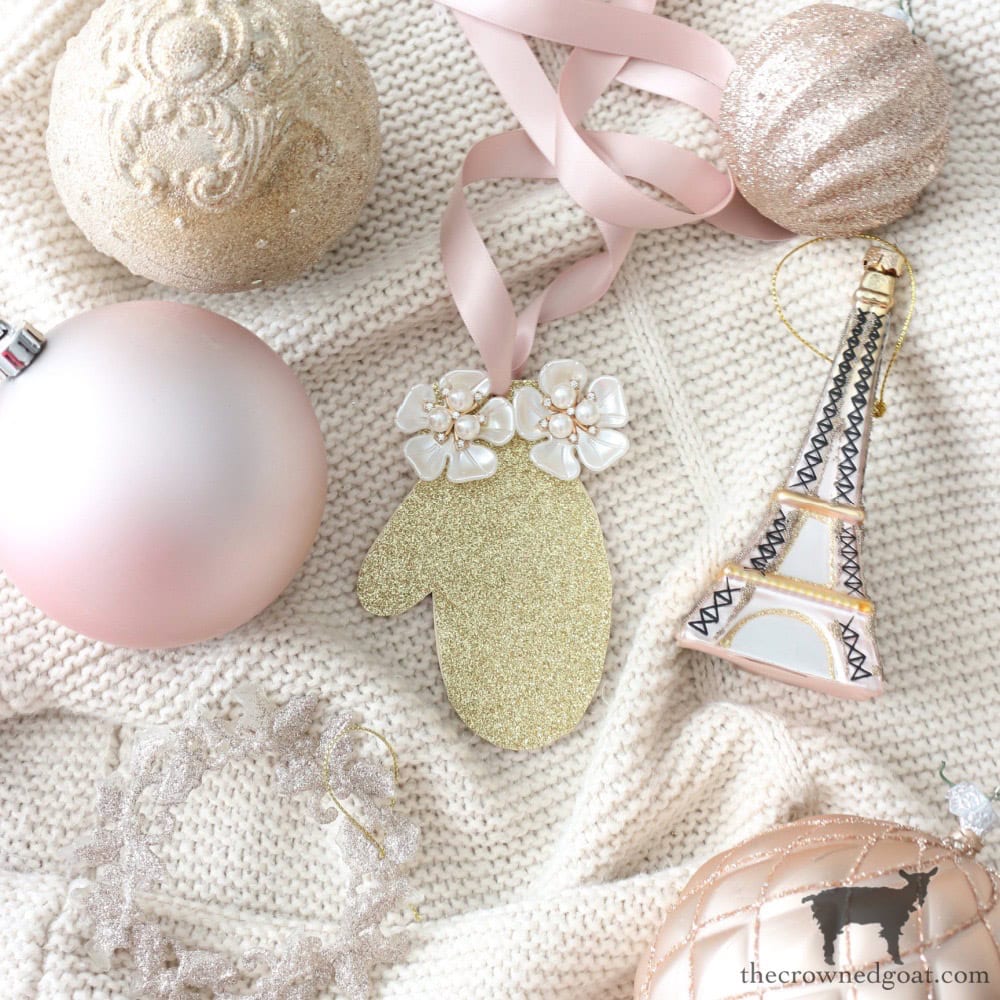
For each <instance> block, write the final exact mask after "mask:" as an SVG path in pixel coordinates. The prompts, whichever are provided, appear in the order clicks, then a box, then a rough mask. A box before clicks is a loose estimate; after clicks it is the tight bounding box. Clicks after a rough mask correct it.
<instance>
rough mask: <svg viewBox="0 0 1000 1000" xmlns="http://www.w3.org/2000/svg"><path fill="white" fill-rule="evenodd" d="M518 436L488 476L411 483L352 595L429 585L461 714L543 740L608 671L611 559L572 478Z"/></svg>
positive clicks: (403, 602) (383, 602) (510, 741)
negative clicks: (540, 460) (544, 468)
mask: <svg viewBox="0 0 1000 1000" xmlns="http://www.w3.org/2000/svg"><path fill="white" fill-rule="evenodd" d="M529 448H530V445H529V444H527V443H526V442H524V441H522V440H520V439H519V438H515V439H514V440H513V441H512V442H511V443H510V444H508V445H505V446H504V447H502V448H499V449H497V457H498V460H499V468H498V470H497V472H496V474H495V475H493V476H492V477H491V478H489V479H486V480H482V481H480V482H475V483H466V484H463V485H456V484H454V483H450V482H448V480H447V478H446V477H445V476H443V475H442V476H441V477H440V478H439V479H437V480H435V481H434V482H432V483H426V482H421V483H418V484H417V485H416V486H414V488H413V490H412V491H411V492H410V494H409V496H408V497H407V498H406V499H405V500H404V501H403V503H402V505H401V506H400V508H399V510H397V511H396V513H395V514H394V515H393V516H392V519H391V520H390V521H389V523H388V524H387V525H386V527H385V529H384V530H383V532H382V534H381V535H380V536H379V538H378V539H377V541H376V542H375V544H374V545H373V546H372V548H371V551H370V552H369V553H368V556H367V558H366V559H365V562H364V565H363V566H362V567H361V574H360V576H359V578H358V596H359V597H360V598H361V603H362V604H363V605H364V606H365V608H367V610H368V611H370V612H372V613H373V614H376V615H383V616H389V615H398V614H401V613H402V612H404V611H406V610H408V609H409V608H411V607H413V606H414V605H415V604H417V603H419V602H420V601H421V600H422V599H423V598H424V597H426V596H427V595H428V594H430V593H433V596H434V627H435V631H436V633H437V649H438V658H439V659H440V661H441V673H442V675H443V677H444V682H445V686H446V688H447V690H448V697H449V698H450V699H451V703H452V705H453V706H454V708H455V711H456V712H458V714H459V716H461V718H462V720H463V721H464V722H465V724H466V725H467V726H468V727H469V728H470V729H471V730H472V731H473V732H475V733H477V734H478V735H479V736H481V737H482V738H483V739H485V740H488V741H489V742H490V743H494V744H496V745H497V746H500V747H504V748H506V749H509V750H532V749H537V748H539V747H543V746H547V745H548V744H550V743H552V742H554V741H555V740H557V739H559V738H560V737H562V736H565V735H566V734H567V733H568V732H570V731H571V730H572V729H573V728H575V726H576V725H577V724H578V723H579V722H580V720H581V719H582V718H583V715H584V713H585V712H586V710H587V707H588V706H589V704H590V702H591V701H592V700H593V697H594V694H595V692H596V691H597V685H598V683H599V682H600V679H601V674H602V673H603V671H604V660H605V657H606V655H607V647H608V638H609V636H610V632H611V571H610V568H609V567H608V558H607V553H606V551H605V548H604V535H603V533H602V531H601V526H600V523H599V522H598V519H597V513H596V511H595V510H594V506H593V504H592V503H591V500H590V497H589V496H588V495H587V491H586V490H585V489H584V487H583V485H582V483H580V481H579V480H577V481H575V482H569V483H566V482H560V481H559V480H557V479H554V478H552V477H551V476H549V475H546V474H545V473H543V472H541V471H540V470H539V469H537V468H536V467H535V466H534V465H533V464H532V462H531V459H530V458H529V455H528V452H529Z"/></svg>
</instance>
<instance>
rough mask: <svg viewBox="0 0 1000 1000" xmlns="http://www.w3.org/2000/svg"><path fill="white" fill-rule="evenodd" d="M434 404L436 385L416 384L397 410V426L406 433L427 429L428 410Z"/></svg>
mask: <svg viewBox="0 0 1000 1000" xmlns="http://www.w3.org/2000/svg"><path fill="white" fill-rule="evenodd" d="M433 405H434V387H433V386H430V385H426V384H423V383H422V384H420V385H415V386H414V387H413V388H412V389H411V390H410V391H409V392H408V393H407V394H406V399H404V400H403V405H402V406H401V407H400V408H399V409H398V410H397V411H396V426H397V427H398V428H399V429H400V430H401V431H403V432H404V433H405V434H416V433H417V431H425V430H427V412H428V410H429V409H430V407H431V406H433Z"/></svg>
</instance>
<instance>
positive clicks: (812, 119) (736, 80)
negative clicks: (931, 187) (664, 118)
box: [719, 4, 951, 236]
mask: <svg viewBox="0 0 1000 1000" xmlns="http://www.w3.org/2000/svg"><path fill="white" fill-rule="evenodd" d="M950 110H951V95H950V90H949V87H948V82H947V80H946V79H945V77H944V74H943V73H942V71H941V69H940V67H939V66H938V65H937V63H936V62H935V60H934V56H933V55H932V53H931V51H930V49H929V48H928V47H927V45H926V44H925V43H924V42H923V41H921V40H920V39H919V38H916V37H915V36H914V35H912V34H911V33H910V31H909V30H908V28H907V26H906V24H905V23H904V22H903V21H901V20H898V19H896V18H893V17H887V16H886V15H884V14H875V13H870V12H867V11H863V10H855V9H854V8H851V7H843V6H840V5H838V4H814V5H813V6H810V7H805V8H803V9H802V10H799V11H796V12H795V13H793V14H790V15H789V16H788V17H785V18H782V19H781V20H780V21H778V22H777V23H775V24H773V25H772V26H771V27H770V28H768V29H767V30H766V31H764V33H763V34H762V35H760V37H759V38H758V39H757V40H756V41H755V42H754V43H753V44H752V45H751V46H750V48H749V49H748V50H747V51H746V53H745V54H744V55H743V58H742V59H741V60H740V62H739V65H738V66H737V68H736V70H735V71H734V72H733V74H732V76H731V77H730V79H729V83H728V85H727V87H726V91H725V94H724V95H723V100H722V111H721V117H720V119H719V131H720V133H721V134H722V138H723V148H724V152H725V156H726V160H727V161H728V164H729V166H730V168H731V169H732V171H733V175H734V177H735V178H736V183H737V185H738V187H739V189H740V190H741V191H742V193H743V195H744V196H745V197H746V199H747V200H748V201H749V202H750V203H751V204H752V205H753V206H754V207H755V208H756V209H758V210H759V211H760V212H762V213H763V214H764V215H766V216H768V217H769V218H771V219H773V220H774V221H775V222H777V223H779V224H780V225H782V226H784V227H785V228H787V229H790V230H792V231H793V232H797V233H806V234H809V235H817V236H846V235H851V234H854V233H859V232H864V231H866V230H868V229H873V228H877V227H878V226H883V225H885V224H887V223H889V222H892V221H894V220H895V219H899V218H901V217H902V216H904V215H906V214H907V213H908V212H909V211H910V210H911V209H912V208H913V205H914V203H915V202H916V200H917V197H918V196H919V194H920V192H921V191H922V190H923V189H924V188H925V187H926V186H927V185H928V184H929V183H930V182H931V181H932V180H933V179H934V177H935V176H936V175H937V173H938V171H939V170H940V169H941V166H942V164H943V163H944V161H945V155H946V152H947V145H948V117H949V114H950Z"/></svg>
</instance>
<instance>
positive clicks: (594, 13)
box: [438, 0, 790, 395]
mask: <svg viewBox="0 0 1000 1000" xmlns="http://www.w3.org/2000/svg"><path fill="white" fill-rule="evenodd" d="M438 2H440V3H441V4H442V5H443V6H444V7H447V8H449V9H451V11H452V12H453V14H454V15H455V18H456V20H457V21H458V24H459V25H460V27H461V28H462V30H463V32H464V33H465V35H466V37H467V38H468V40H469V43H470V44H471V46H472V48H473V50H474V51H475V52H476V54H477V56H478V57H479V58H480V60H481V61H482V63H483V65H484V66H485V68H486V70H487V72H488V73H489V74H490V76H491V77H492V78H493V80H494V82H495V83H496V85H497V87H498V89H499V90H500V93H501V95H502V96H503V98H504V100H506V101H507V103H508V104H509V105H510V107H511V109H512V111H513V112H514V114H515V116H516V117H517V119H518V121H519V122H520V124H521V126H522V128H521V129H519V130H517V131H513V132H505V133H501V134H498V135H494V136H490V137H488V138H486V139H483V140H481V141H480V142H478V143H477V144H476V145H475V146H473V147H472V149H471V150H470V151H469V153H468V154H467V156H466V159H465V162H464V164H463V166H462V169H461V172H460V174H459V178H458V182H457V184H456V186H455V189H454V192H453V194H452V197H451V200H450V202H449V204H448V208H447V210H446V211H445V216H444V220H443V223H442V229H441V252H442V261H443V264H444V269H445V274H446V276H447V279H448V284H449V287H450V289H451V293H452V296H453V297H454V299H455V302H456V304H457V306H458V310H459V313H460V314H461V316H462V319H463V320H464V322H465V324H466V326H467V327H468V329H469V332H470V334H471V335H472V338H473V340H474V341H475V343H476V345H477V347H478V348H479V350H480V353H481V354H482V356H483V361H484V363H485V365H486V369H487V372H488V373H489V376H490V384H491V389H492V392H493V393H494V394H495V395H506V393H507V392H508V390H509V388H510V385H511V381H512V379H513V378H514V376H515V375H517V374H518V373H519V372H520V370H521V368H522V367H523V366H524V365H525V363H526V362H527V359H528V356H529V355H530V353H531V348H532V345H533V342H534V338H535V332H536V330H537V327H538V325H539V324H540V323H544V322H548V321H550V320H554V319H558V318H561V317H565V316H570V315H572V314H574V313H576V312H580V311H581V310H583V309H586V308H587V307H588V306H590V305H593V304H594V303H595V302H597V301H598V300H599V299H600V298H601V297H602V296H603V295H604V294H605V292H607V290H608V289H609V288H610V287H611V284H612V283H613V282H614V279H615V277H616V275H617V274H618V271H619V270H620V269H621V266H622V264H623V263H624V261H625V258H626V257H627V255H628V252H629V249H630V248H631V246H632V242H633V240H634V239H635V236H636V234H637V233H638V232H640V231H642V230H646V229H669V228H672V227H674V226H682V225H687V224H689V223H692V222H699V221H708V222H710V223H712V224H713V225H715V226H717V227H718V228H720V229H723V230H725V231H726V232H730V233H734V234H737V235H741V236H747V237H750V238H753V239H762V240H780V239H785V238H787V237H788V236H789V235H790V234H789V233H788V232H786V231H785V230H784V229H782V228H781V227H780V226H778V225H777V224H775V223H773V222H771V221H770V220H769V219H766V218H764V217H763V216H762V215H760V214H759V213H758V212H757V211H756V210H755V209H753V208H752V207H751V206H750V205H749V204H747V202H746V201H745V200H744V199H743V198H742V196H741V195H740V194H739V192H738V191H737V190H736V186H735V183H734V182H733V178H732V175H731V174H730V173H729V172H728V171H723V170H719V169H718V168H716V167H715V166H713V165H712V164H711V163H709V162H708V161H706V160H703V159H702V158H700V157H699V156H697V155H696V154H694V153H692V152H690V151H688V150H684V149H682V148H680V147H679V146H676V145H675V144H673V143H671V142H667V141H665V140H662V139H653V138H649V137H645V136H639V135H629V134H625V133H621V132H594V131H591V130H589V129H586V128H584V127H583V126H582V124H581V123H582V121H583V119H584V117H585V116H586V114H587V113H588V112H589V111H590V109H591V108H592V107H593V105H594V103H595V102H596V101H597V100H598V99H599V98H600V96H601V95H602V94H603V93H604V92H605V90H607V88H608V87H609V86H611V85H612V84H613V83H615V82H620V83H625V84H627V85H628V86H631V87H636V88H640V89H644V90H648V91H650V92H651V93H655V94H659V95H661V96H663V97H666V98H669V99H671V100H676V101H679V102H682V103H684V104H687V105H689V106H690V107H692V108H694V109H696V110H697V111H700V112H701V113H702V114H704V115H706V116H707V117H708V118H710V119H711V120H713V121H715V120H717V119H718V115H719V106H720V104H721V100H722V92H723V88H724V87H725V84H726V80H727V79H728V77H729V74H730V72H731V71H732V69H733V67H734V65H735V61H734V60H733V57H732V55H731V54H730V53H729V51H728V49H726V47H725V46H724V45H722V44H721V43H720V42H718V41H716V40H715V39H713V38H711V37H710V36H709V35H707V34H705V33H704V32H701V31H697V30H695V29H694V28H690V27H688V26H686V25H683V24H680V23H678V22H676V21H672V20H670V19H669V18H665V17H659V16H657V15H656V14H655V13H653V8H654V7H655V0H610V2H601V0H438ZM529 35H530V36H533V37H536V38H541V39H545V40H548V41H551V42H556V43H559V44H563V45H567V46H570V47H571V51H570V53H569V55H568V57H567V59H566V62H565V63H564V64H563V67H562V70H561V72H560V75H559V80H558V84H557V86H556V87H553V86H552V84H551V83H550V82H549V79H548V77H547V76H546V74H545V71H544V69H543V68H542V66H541V65H540V63H539V62H538V60H537V58H536V57H535V55H534V53H533V52H532V50H531V46H530V44H529V42H528V38H527V37H526V36H529ZM501 179H542V180H555V181H558V182H559V183H560V184H561V185H562V187H563V188H564V189H565V190H566V192H567V193H568V194H569V196H570V197H571V198H572V199H573V201H574V202H576V204H577V205H578V206H579V207H580V208H581V209H582V210H583V211H584V212H586V213H587V214H588V215H589V216H591V217H592V218H593V219H594V221H595V222H596V224H597V227H598V230H599V232H600V234H601V237H602V239H603V241H604V244H605V247H604V249H603V250H601V251H600V252H598V253H597V254H594V255H592V256H590V257H587V258H585V259H583V260H579V261H576V262H575V263H574V264H572V265H570V266H569V267H568V268H566V269H565V270H564V271H563V272H562V273H561V274H559V275H558V276H557V277H556V278H555V279H554V280H553V281H552V283H551V284H550V285H549V286H548V287H547V288H546V289H545V290H544V291H543V292H542V293H541V294H539V295H538V296H536V298H535V299H534V300H533V301H532V302H531V303H529V305H528V306H527V307H526V308H525V309H523V310H522V312H521V313H520V314H518V313H517V310H516V309H515V306H514V303H513V301H512V300H511V297H510V293H509V291H508V290H507V287H506V285H505V284H504V281H503V278H502V277H501V275H500V272H499V271H498V270H497V267H496V264H495V263H494V261H493V258H492V256H491V255H490V252H489V250H488V248H487V247H486V244H485V242H484V241H483V239H482V236H481V235H480V234H479V231H478V230H477V228H476V225H475V222H474V220H473V218H472V214H471V212H470V210H469V206H468V203H467V201H466V197H465V188H466V187H468V186H469V185H470V184H473V183H476V182H479V181H485V180H501ZM632 181H640V182H643V183H644V184H646V185H648V186H650V187H652V188H653V189H654V190H655V191H657V192H658V193H659V196H656V195H651V194H649V193H647V192H646V191H644V190H642V189H641V188H640V187H638V186H636V185H635V184H633V183H632ZM664 197H665V198H666V199H668V200H666V201H665V200H664ZM675 203H676V204H679V205H681V206H683V207H681V208H677V207H674V204H675Z"/></svg>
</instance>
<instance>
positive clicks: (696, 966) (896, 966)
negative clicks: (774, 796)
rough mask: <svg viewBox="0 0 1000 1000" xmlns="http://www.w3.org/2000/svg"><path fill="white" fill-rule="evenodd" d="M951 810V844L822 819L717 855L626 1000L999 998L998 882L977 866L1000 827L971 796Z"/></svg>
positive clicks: (957, 799) (881, 825) (853, 821)
mask: <svg viewBox="0 0 1000 1000" xmlns="http://www.w3.org/2000/svg"><path fill="white" fill-rule="evenodd" d="M949 801H950V804H951V809H952V812H953V813H955V814H956V815H957V816H958V817H959V820H960V823H961V829H960V830H959V832H958V833H956V835H955V836H954V837H952V838H949V839H948V840H939V839H938V838H936V837H933V836H930V835H929V834H926V833H921V832H920V831H918V830H913V829H910V828H908V827H904V826H899V825H897V824H895V823H887V822H882V821H878V820H869V819H860V818H858V817H855V816H821V817H818V818H815V819H807V820H802V821H800V822H797V823H791V824H789V825H787V826H781V827H778V828H777V829H775V830H771V831H770V832H768V833H764V834H762V835H760V836H757V837H754V838H752V839H751V840H748V841H745V842H744V843H742V844H740V845H739V846H737V847H734V848H733V849H732V850H730V851H727V852H725V853H723V854H720V855H718V856H717V857H715V858H713V859H712V860H711V861H709V862H708V863H707V864H706V865H704V866H703V867H702V868H701V869H700V870H699V871H698V872H697V873H696V874H695V875H694V877H693V878H692V879H691V881H690V882H689V883H688V885H687V887H686V888H685V889H684V891H683V892H682V893H681V896H680V899H679V900H678V901H677V903H676V904H675V905H674V906H673V908H672V909H671V911H670V912H669V913H668V915H667V919H666V922H665V923H664V924H663V926H662V927H661V929H660V932H659V934H658V936H657V938H656V941H655V942H654V943H653V945H652V947H651V948H650V950H649V953H648V954H647V955H646V956H645V957H644V958H643V959H642V961H641V962H640V963H639V969H638V972H637V975H636V984H635V996H636V1000H737V998H739V1000H749V998H761V997H768V998H770V997H774V998H778V997H785V996H787V997H789V998H792V997H794V998H795V1000H805V998H810V1000H874V998H876V997H885V996H887V995H889V996H900V997H907V998H918V997H919V998H921V1000H925V998H927V997H934V998H935V1000H995V998H996V996H997V995H998V993H997V990H998V989H1000V986H998V984H1000V941H998V940H997V935H998V934H1000V876H997V874H996V873H995V872H992V871H990V870H989V869H987V868H985V867H983V865H981V864H980V863H978V862H977V861H976V860H975V857H974V855H975V853H976V851H977V850H978V849H979V847H980V846H981V844H982V840H981V837H982V834H983V833H985V832H986V831H987V830H988V829H990V828H991V827H992V826H995V825H996V823H997V822H998V821H1000V817H997V814H996V812H995V810H994V808H993V802H994V801H995V799H990V798H988V797H987V796H986V795H984V794H983V793H982V792H980V791H979V789H978V788H976V787H975V786H973V785H969V784H960V785H953V786H952V788H951V793H950V796H949ZM983 973H985V975H986V976H987V977H988V982H986V981H985V980H983V979H980V981H979V982H978V983H977V982H974V981H973V980H972V979H971V978H969V977H970V975H971V974H979V975H981V974H983ZM796 974H797V976H798V978H797V979H795V980H793V979H792V978H791V977H792V976H793V975H796ZM890 980H891V982H892V983H893V986H892V987H891V988H892V990H893V992H891V993H887V992H886V986H885V984H886V982H888V981H890ZM930 984H933V986H931V985H930Z"/></svg>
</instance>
